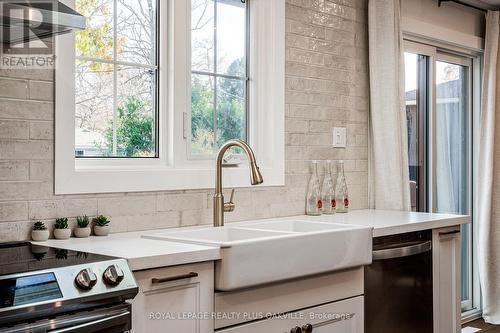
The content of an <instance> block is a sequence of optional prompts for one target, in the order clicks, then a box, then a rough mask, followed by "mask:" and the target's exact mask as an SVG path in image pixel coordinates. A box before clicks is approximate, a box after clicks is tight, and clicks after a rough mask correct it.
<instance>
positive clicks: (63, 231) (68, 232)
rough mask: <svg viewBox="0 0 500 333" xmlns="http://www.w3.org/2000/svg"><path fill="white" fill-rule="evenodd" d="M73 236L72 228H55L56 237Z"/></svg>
mask: <svg viewBox="0 0 500 333" xmlns="http://www.w3.org/2000/svg"><path fill="white" fill-rule="evenodd" d="M70 236H71V229H54V237H55V238H56V239H68V238H69V237H70Z"/></svg>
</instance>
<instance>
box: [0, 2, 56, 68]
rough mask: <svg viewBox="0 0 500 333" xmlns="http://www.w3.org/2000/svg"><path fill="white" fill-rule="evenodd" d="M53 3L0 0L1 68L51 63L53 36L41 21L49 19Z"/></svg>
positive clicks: (48, 64) (49, 65)
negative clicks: (49, 34)
mask: <svg viewBox="0 0 500 333" xmlns="http://www.w3.org/2000/svg"><path fill="white" fill-rule="evenodd" d="M27 3H29V4H30V5H29V6H27ZM56 5H57V2H52V1H46V0H31V1H29V2H27V1H21V0H2V1H0V20H1V22H0V43H1V47H0V68H4V69H51V68H53V67H54V38H53V37H52V36H47V31H48V30H47V29H48V27H47V23H44V22H52V15H53V13H54V11H55V10H57V8H54V6H56Z"/></svg>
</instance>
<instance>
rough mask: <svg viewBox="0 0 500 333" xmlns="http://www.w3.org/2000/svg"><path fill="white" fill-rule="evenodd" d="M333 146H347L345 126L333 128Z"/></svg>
mask: <svg viewBox="0 0 500 333" xmlns="http://www.w3.org/2000/svg"><path fill="white" fill-rule="evenodd" d="M333 147H334V148H346V147H347V128H345V127H334V128H333Z"/></svg>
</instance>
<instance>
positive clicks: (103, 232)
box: [94, 225, 111, 236]
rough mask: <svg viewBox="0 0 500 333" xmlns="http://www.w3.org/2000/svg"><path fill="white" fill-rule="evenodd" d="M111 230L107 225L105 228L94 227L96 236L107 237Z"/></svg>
mask: <svg viewBox="0 0 500 333" xmlns="http://www.w3.org/2000/svg"><path fill="white" fill-rule="evenodd" d="M110 230H111V228H110V227H109V225H105V226H103V227H101V226H98V225H95V226H94V235H96V236H107V235H109V231H110Z"/></svg>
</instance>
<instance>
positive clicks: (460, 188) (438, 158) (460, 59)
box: [405, 42, 478, 312]
mask: <svg viewBox="0 0 500 333" xmlns="http://www.w3.org/2000/svg"><path fill="white" fill-rule="evenodd" d="M406 51H407V52H405V79H406V82H405V99H406V114H407V124H408V159H409V164H410V165H409V167H410V170H409V171H410V189H411V199H412V210H414V211H421V212H426V211H428V212H437V213H455V214H470V215H472V214H473V209H472V208H473V207H472V199H473V198H472V184H473V183H472V181H473V173H472V172H473V168H472V166H473V158H472V156H473V150H472V147H473V145H472V142H473V127H474V121H473V120H474V117H473V114H474V107H473V96H474V94H473V93H474V84H475V83H474V82H475V81H474V80H473V79H472V77H473V76H472V74H473V73H474V68H473V60H474V58H473V57H471V56H467V55H457V54H453V55H452V54H450V53H446V52H445V51H443V50H441V49H439V48H437V47H433V46H429V45H423V44H417V43H411V42H407V44H406ZM461 235H462V286H461V287H462V288H461V289H462V310H463V311H464V312H465V311H469V310H473V309H474V307H475V306H478V302H474V298H475V297H476V298H478V297H477V296H478V295H474V293H475V291H474V290H475V289H474V274H473V272H474V269H473V263H474V262H473V246H472V244H473V243H472V241H473V234H472V227H471V226H464V227H463V228H462V234H461Z"/></svg>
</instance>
